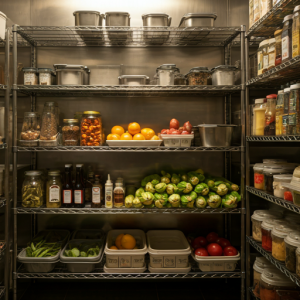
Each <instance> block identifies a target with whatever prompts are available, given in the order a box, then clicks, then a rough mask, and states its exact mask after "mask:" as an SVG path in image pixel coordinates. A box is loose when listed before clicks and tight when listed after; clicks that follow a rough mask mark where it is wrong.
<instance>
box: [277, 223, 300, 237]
mask: <svg viewBox="0 0 300 300" xmlns="http://www.w3.org/2000/svg"><path fill="white" fill-rule="evenodd" d="M295 229H297V228H296V225H292V224H290V223H287V224H276V225H275V226H274V227H273V229H272V234H273V235H275V236H277V237H280V238H284V237H286V236H287V235H288V234H289V233H290V232H291V231H294V230H295Z"/></svg>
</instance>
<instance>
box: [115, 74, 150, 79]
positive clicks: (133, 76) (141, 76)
mask: <svg viewBox="0 0 300 300" xmlns="http://www.w3.org/2000/svg"><path fill="white" fill-rule="evenodd" d="M118 78H119V79H123V78H145V79H149V77H148V76H147V75H121V76H119V77H118Z"/></svg>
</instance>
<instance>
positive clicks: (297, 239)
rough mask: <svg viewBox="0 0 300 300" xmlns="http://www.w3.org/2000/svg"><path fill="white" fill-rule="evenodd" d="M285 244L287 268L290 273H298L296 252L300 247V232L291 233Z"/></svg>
mask: <svg viewBox="0 0 300 300" xmlns="http://www.w3.org/2000/svg"><path fill="white" fill-rule="evenodd" d="M284 242H285V252H286V257H285V266H286V268H287V269H288V270H289V271H290V272H293V273H295V272H296V250H297V248H298V247H300V232H299V231H291V232H290V233H289V234H288V235H287V236H286V237H285V239H284Z"/></svg>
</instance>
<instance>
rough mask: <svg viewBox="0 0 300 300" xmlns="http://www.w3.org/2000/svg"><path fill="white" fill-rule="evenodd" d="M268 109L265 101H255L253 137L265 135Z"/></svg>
mask: <svg viewBox="0 0 300 300" xmlns="http://www.w3.org/2000/svg"><path fill="white" fill-rule="evenodd" d="M266 108H267V106H266V103H265V99H263V98H261V99H255V105H254V107H253V135H264V129H265V112H266Z"/></svg>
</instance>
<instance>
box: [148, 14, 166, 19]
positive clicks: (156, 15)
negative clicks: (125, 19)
mask: <svg viewBox="0 0 300 300" xmlns="http://www.w3.org/2000/svg"><path fill="white" fill-rule="evenodd" d="M147 17H166V18H169V17H170V16H169V15H168V14H167V13H149V14H143V15H142V19H144V18H147Z"/></svg>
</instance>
